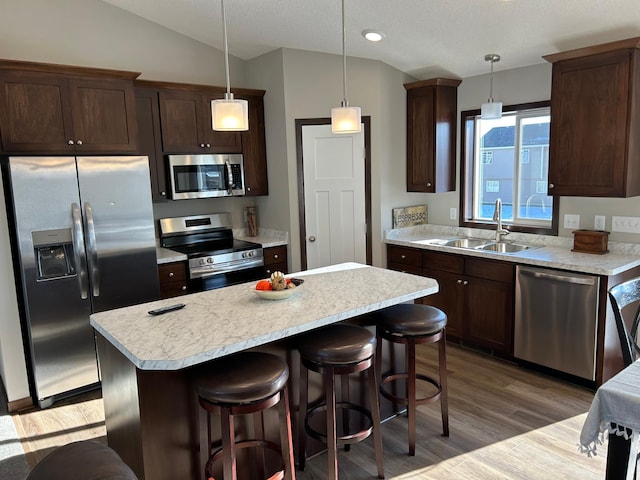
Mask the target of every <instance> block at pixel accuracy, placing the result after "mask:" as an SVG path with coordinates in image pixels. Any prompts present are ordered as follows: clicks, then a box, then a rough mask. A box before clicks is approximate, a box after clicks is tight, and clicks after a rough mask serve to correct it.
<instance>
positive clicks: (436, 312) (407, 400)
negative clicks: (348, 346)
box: [369, 303, 449, 456]
mask: <svg viewBox="0 0 640 480" xmlns="http://www.w3.org/2000/svg"><path fill="white" fill-rule="evenodd" d="M369 318H370V319H372V320H373V321H375V322H376V324H377V331H376V337H377V342H378V346H377V352H376V355H377V357H378V371H379V372H382V368H381V366H382V363H381V358H382V353H381V352H382V339H385V340H387V341H389V342H393V343H401V344H404V345H405V346H406V347H405V351H406V371H405V372H403V373H394V372H391V373H388V374H386V375H384V376H383V377H382V381H381V382H380V394H381V395H382V396H383V397H385V398H387V399H388V400H391V401H392V402H393V403H394V405H397V404H401V405H407V417H408V424H409V425H408V429H409V455H411V456H413V455H415V454H416V407H417V406H418V405H426V404H429V403H433V402H435V401H437V400H440V409H441V411H442V430H443V436H445V437H448V436H449V410H448V402H447V358H446V327H447V315H446V314H445V313H444V312H443V311H442V310H440V309H438V308H436V307H432V306H429V305H421V304H407V303H402V304H399V305H394V306H392V307H388V308H385V309H383V310H379V311H377V312H373V313H371V314H369ZM436 342H437V343H439V349H438V351H439V355H438V364H439V379H438V380H436V379H435V378H434V377H431V376H428V375H423V374H420V373H417V372H416V345H418V344H429V343H436ZM401 379H404V380H406V383H407V385H406V396H405V397H401V396H398V395H394V394H392V393H390V392H389V391H388V389H387V388H385V386H388V387H390V386H391V385H389V384H391V383H392V382H394V381H396V380H401ZM417 380H421V381H425V382H428V383H430V384H431V385H433V386H435V387H436V391H435V393H433V394H432V395H429V396H426V397H422V398H417V393H416V381H417Z"/></svg>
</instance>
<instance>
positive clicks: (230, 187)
mask: <svg viewBox="0 0 640 480" xmlns="http://www.w3.org/2000/svg"><path fill="white" fill-rule="evenodd" d="M225 167H226V169H227V191H228V193H229V195H233V172H232V171H231V164H230V163H229V161H228V160H227V162H226V163H225Z"/></svg>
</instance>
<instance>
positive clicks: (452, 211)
mask: <svg viewBox="0 0 640 480" xmlns="http://www.w3.org/2000/svg"><path fill="white" fill-rule="evenodd" d="M456 218H458V209H457V208H456V207H451V208H450V209H449V220H455V219H456Z"/></svg>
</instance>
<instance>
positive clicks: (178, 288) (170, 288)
mask: <svg viewBox="0 0 640 480" xmlns="http://www.w3.org/2000/svg"><path fill="white" fill-rule="evenodd" d="M187 293H189V292H188V287H187V282H186V281H182V282H169V283H162V284H160V298H171V297H179V296H180V295H186V294H187Z"/></svg>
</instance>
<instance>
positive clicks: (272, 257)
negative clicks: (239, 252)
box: [264, 246, 287, 270]
mask: <svg viewBox="0 0 640 480" xmlns="http://www.w3.org/2000/svg"><path fill="white" fill-rule="evenodd" d="M286 262H287V247H286V246H281V247H269V248H265V249H264V264H265V265H272V264H274V263H285V264H286ZM285 270H286V268H285Z"/></svg>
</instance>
